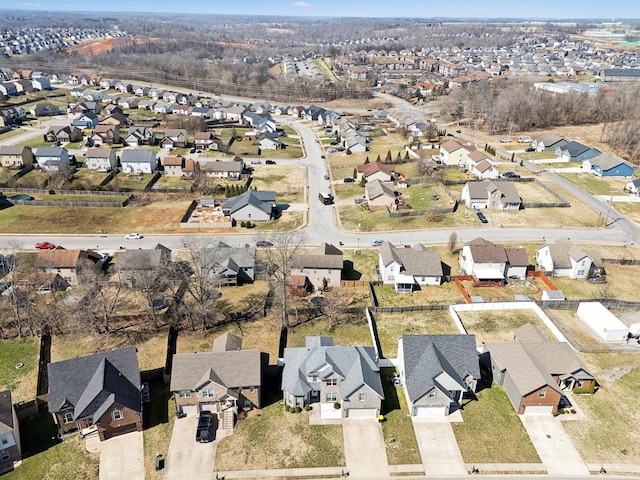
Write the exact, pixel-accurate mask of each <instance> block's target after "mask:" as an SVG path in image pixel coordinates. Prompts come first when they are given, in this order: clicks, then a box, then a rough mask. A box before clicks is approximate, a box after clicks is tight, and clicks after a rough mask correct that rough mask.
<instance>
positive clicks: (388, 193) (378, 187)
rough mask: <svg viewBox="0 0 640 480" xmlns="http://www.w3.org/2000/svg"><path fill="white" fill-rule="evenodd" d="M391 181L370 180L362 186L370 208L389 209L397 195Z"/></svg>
mask: <svg viewBox="0 0 640 480" xmlns="http://www.w3.org/2000/svg"><path fill="white" fill-rule="evenodd" d="M393 187H394V185H393V183H389V182H381V181H380V180H372V181H371V182H369V183H367V184H366V185H365V186H364V196H365V198H366V200H367V203H368V205H369V209H370V210H375V209H380V208H385V207H388V208H389V209H390V210H391V209H392V208H393V206H394V205H395V204H396V201H397V199H398V196H397V195H396V192H395V190H394V189H393Z"/></svg>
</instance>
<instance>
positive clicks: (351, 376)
mask: <svg viewBox="0 0 640 480" xmlns="http://www.w3.org/2000/svg"><path fill="white" fill-rule="evenodd" d="M330 338H331V337H311V338H310V337H307V342H306V345H305V346H304V347H300V348H286V349H285V350H284V369H283V371H282V390H283V391H285V392H287V393H290V394H292V395H295V396H303V395H306V394H307V393H309V392H310V391H311V390H316V389H318V387H317V386H316V387H313V386H312V384H311V381H310V380H309V378H310V377H312V376H313V375H318V376H319V377H320V378H324V377H326V376H328V375H330V374H332V373H335V374H336V375H338V376H339V377H341V378H342V381H341V382H340V397H341V398H343V399H345V398H348V397H349V395H351V394H352V393H353V392H354V391H355V390H356V389H358V388H359V387H361V386H362V385H367V386H368V387H369V388H371V389H372V390H373V391H374V392H376V394H377V395H378V396H379V397H380V398H384V393H383V391H382V382H381V381H380V369H379V368H378V361H377V359H376V356H375V351H374V349H373V347H352V346H345V345H338V346H334V345H333V340H332V339H330ZM321 369H322V372H320V370H321Z"/></svg>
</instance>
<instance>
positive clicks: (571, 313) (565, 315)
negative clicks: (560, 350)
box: [548, 309, 600, 347]
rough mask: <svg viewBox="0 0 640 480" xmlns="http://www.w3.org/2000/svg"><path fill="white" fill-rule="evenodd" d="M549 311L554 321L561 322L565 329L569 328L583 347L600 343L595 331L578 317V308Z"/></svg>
mask: <svg viewBox="0 0 640 480" xmlns="http://www.w3.org/2000/svg"><path fill="white" fill-rule="evenodd" d="M548 313H549V314H550V318H552V319H553V321H554V323H556V324H559V325H560V326H561V328H562V329H563V330H565V329H566V330H568V331H569V333H570V334H571V335H572V336H573V338H574V339H575V340H576V341H577V342H579V343H580V346H581V347H593V346H598V345H600V341H599V340H598V338H597V337H596V335H595V333H593V332H592V331H591V329H590V328H589V327H587V325H586V324H585V323H584V322H583V321H582V320H580V319H579V318H578V316H577V315H576V310H564V309H563V310H550V311H549V312H548Z"/></svg>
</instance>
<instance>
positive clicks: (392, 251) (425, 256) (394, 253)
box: [380, 242, 443, 277]
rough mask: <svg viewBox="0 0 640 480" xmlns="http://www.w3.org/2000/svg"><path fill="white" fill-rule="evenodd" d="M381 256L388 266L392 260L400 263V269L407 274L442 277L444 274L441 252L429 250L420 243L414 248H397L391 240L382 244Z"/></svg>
mask: <svg viewBox="0 0 640 480" xmlns="http://www.w3.org/2000/svg"><path fill="white" fill-rule="evenodd" d="M380 258H381V259H382V263H383V264H384V265H385V266H387V265H389V264H390V263H391V262H396V263H397V264H399V265H400V271H401V272H404V274H405V275H413V276H427V277H432V276H434V277H441V276H442V275H443V271H442V262H441V261H440V254H439V253H438V252H436V251H432V250H427V249H426V248H424V246H422V244H418V245H416V246H414V248H396V247H395V246H394V245H393V244H392V243H390V242H384V243H383V244H382V245H380Z"/></svg>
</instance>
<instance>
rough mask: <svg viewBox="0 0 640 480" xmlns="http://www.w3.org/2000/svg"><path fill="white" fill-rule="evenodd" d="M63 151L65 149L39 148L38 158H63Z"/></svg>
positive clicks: (37, 150)
mask: <svg viewBox="0 0 640 480" xmlns="http://www.w3.org/2000/svg"><path fill="white" fill-rule="evenodd" d="M63 151H66V150H65V149H64V148H63V147H38V148H37V149H36V157H61V156H62V152H63Z"/></svg>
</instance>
